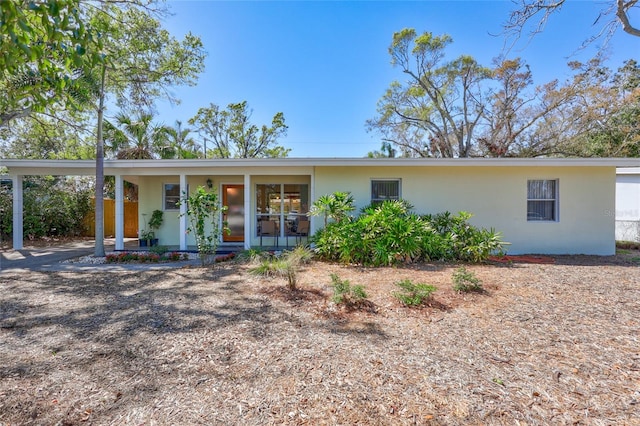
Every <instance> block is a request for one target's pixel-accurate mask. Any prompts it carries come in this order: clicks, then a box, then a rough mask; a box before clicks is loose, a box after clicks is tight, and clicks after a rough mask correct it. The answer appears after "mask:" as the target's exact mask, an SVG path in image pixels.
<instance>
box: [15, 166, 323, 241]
mask: <svg viewBox="0 0 640 426" xmlns="http://www.w3.org/2000/svg"><path fill="white" fill-rule="evenodd" d="M282 161H283V160H278V159H271V160H269V159H265V160H260V161H257V160H256V159H225V160H105V161H104V174H105V176H114V178H115V236H114V237H115V238H114V240H115V250H125V249H129V248H130V247H131V243H128V244H127V247H125V238H124V228H125V223H124V201H125V195H124V182H125V181H127V182H131V183H134V184H136V185H138V202H139V210H138V216H139V217H138V223H139V228H140V229H139V231H143V230H145V228H146V227H147V226H148V220H149V218H150V215H151V214H152V212H153V211H154V210H160V211H162V213H163V224H162V225H161V227H160V228H159V229H157V231H156V236H157V238H158V240H159V244H160V245H162V246H166V247H168V248H169V249H172V250H180V251H193V250H195V249H196V245H195V238H194V236H193V235H192V234H191V233H189V232H188V229H189V226H190V223H189V217H188V216H187V204H186V203H180V202H179V201H180V200H182V199H183V198H184V195H185V194H188V193H192V192H193V191H195V190H196V189H197V188H198V187H200V186H203V187H205V188H207V189H209V190H215V191H216V192H217V194H218V195H219V197H220V201H221V202H222V204H223V205H225V206H228V210H227V211H226V212H225V214H224V216H223V217H222V218H221V220H223V221H224V222H225V223H226V224H227V226H228V228H229V230H230V232H229V233H228V234H227V233H225V234H224V235H223V236H222V238H221V241H220V245H221V247H220V248H221V249H222V250H238V249H248V248H250V247H258V246H261V247H264V248H268V249H282V248H286V247H292V246H295V245H296V244H298V243H302V242H306V241H307V239H308V237H309V235H310V233H311V232H312V229H313V226H312V219H311V218H309V217H307V214H306V213H307V212H308V209H309V206H310V204H311V200H313V199H314V196H315V194H314V176H313V167H311V166H308V165H300V166H294V167H292V166H291V161H286V163H288V166H287V167H286V168H283V167H282V165H283V164H282ZM2 163H3V166H5V167H7V168H8V170H9V177H10V178H11V180H12V184H13V185H12V186H13V247H14V248H15V249H18V250H19V249H21V248H22V247H23V180H24V177H25V176H32V175H39V176H43V175H54V176H95V161H92V160H3V161H2Z"/></svg>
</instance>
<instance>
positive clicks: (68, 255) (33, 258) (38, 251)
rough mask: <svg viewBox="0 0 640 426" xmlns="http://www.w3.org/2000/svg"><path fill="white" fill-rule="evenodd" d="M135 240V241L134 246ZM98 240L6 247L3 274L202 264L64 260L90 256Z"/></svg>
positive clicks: (0, 265) (0, 259)
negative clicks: (41, 246) (73, 261)
mask: <svg viewBox="0 0 640 426" xmlns="http://www.w3.org/2000/svg"><path fill="white" fill-rule="evenodd" d="M132 242H134V244H133V246H132V244H131V243H132ZM135 242H137V240H135V239H132V241H130V242H129V244H127V241H125V248H126V249H132V250H135V248H137V245H135ZM114 247H115V241H114V240H113V239H105V244H104V248H105V252H107V253H109V252H111V251H113V249H114ZM94 248H95V245H94V241H78V242H73V243H65V244H61V245H59V246H52V247H43V248H25V249H23V250H13V249H9V250H3V251H2V253H0V275H2V274H8V273H16V272H18V273H19V272H21V271H41V272H42V271H56V272H61V271H69V272H96V271H105V272H106V271H136V270H138V271H148V270H162V269H172V268H179V267H182V266H187V265H199V264H200V261H199V260H190V261H181V262H171V263H156V264H153V263H145V264H97V265H94V264H89V263H62V262H63V261H65V260H69V259H74V258H77V257H82V256H88V255H91V254H93V253H94Z"/></svg>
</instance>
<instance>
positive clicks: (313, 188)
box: [307, 167, 316, 239]
mask: <svg viewBox="0 0 640 426" xmlns="http://www.w3.org/2000/svg"><path fill="white" fill-rule="evenodd" d="M309 196H310V197H311V199H310V200H309V208H311V205H312V204H313V203H314V202H315V201H316V168H315V167H314V168H313V169H312V171H311V193H310V194H309ZM315 224H316V221H315V216H309V235H313V234H314V233H315V232H316V227H315ZM307 239H308V238H307Z"/></svg>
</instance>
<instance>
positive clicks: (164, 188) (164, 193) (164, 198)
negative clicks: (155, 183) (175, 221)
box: [162, 182, 182, 212]
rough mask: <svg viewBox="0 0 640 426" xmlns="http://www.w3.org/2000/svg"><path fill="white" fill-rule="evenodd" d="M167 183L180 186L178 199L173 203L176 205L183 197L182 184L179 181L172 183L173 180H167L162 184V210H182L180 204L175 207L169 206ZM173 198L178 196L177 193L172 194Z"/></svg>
mask: <svg viewBox="0 0 640 426" xmlns="http://www.w3.org/2000/svg"><path fill="white" fill-rule="evenodd" d="M167 185H173V186H177V187H178V195H177V199H176V201H175V202H173V203H172V204H173V205H174V206H175V205H176V204H177V203H179V202H180V200H181V198H182V191H181V190H180V184H179V183H172V182H166V183H163V184H162V210H163V211H165V212H175V211H180V207H179V206H175V208H167ZM170 197H171V198H173V197H176V196H175V195H171V196H170Z"/></svg>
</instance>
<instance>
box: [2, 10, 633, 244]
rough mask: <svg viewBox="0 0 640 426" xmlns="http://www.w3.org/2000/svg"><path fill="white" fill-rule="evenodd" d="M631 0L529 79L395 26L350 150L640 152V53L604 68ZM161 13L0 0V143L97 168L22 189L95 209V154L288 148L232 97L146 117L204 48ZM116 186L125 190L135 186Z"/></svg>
mask: <svg viewBox="0 0 640 426" xmlns="http://www.w3.org/2000/svg"><path fill="white" fill-rule="evenodd" d="M562 3H564V0H560V1H553V2H551V1H547V0H520V1H519V2H514V10H513V12H512V13H511V15H510V16H508V17H506V20H505V25H504V37H505V40H507V41H509V40H511V41H513V40H515V39H517V38H519V37H523V36H527V37H534V36H535V33H536V32H539V31H542V29H543V28H544V24H545V23H546V21H547V20H550V19H553V16H554V14H557V13H561V12H559V11H560V8H561V6H562ZM639 10H640V6H638V4H637V1H633V0H629V1H623V0H608V1H606V2H603V11H602V14H601V16H600V17H598V20H597V22H599V23H600V27H598V28H596V27H594V28H585V29H584V32H585V43H592V42H594V41H595V40H600V41H601V42H602V45H603V48H602V49H601V50H600V52H599V54H598V55H597V56H596V57H594V58H593V59H592V60H590V61H588V62H587V63H578V62H570V63H569V64H568V66H569V67H570V68H571V70H572V71H573V76H572V78H570V79H568V80H566V81H558V80H554V81H549V82H546V83H544V84H541V85H537V86H536V85H534V83H533V81H534V80H533V74H534V71H535V70H532V69H531V68H530V67H529V66H528V65H527V64H526V62H525V61H524V60H523V59H521V58H518V57H514V58H510V57H506V56H504V55H501V53H500V52H496V59H495V60H494V62H493V63H492V64H480V63H478V62H477V61H476V60H475V59H474V58H473V57H472V56H460V57H458V58H454V59H449V55H447V49H448V48H449V47H450V46H451V44H452V43H453V40H452V38H451V37H450V36H449V35H447V34H440V35H437V34H432V33H430V32H422V33H419V32H417V31H416V30H415V29H411V28H406V29H402V30H400V31H398V32H396V33H394V34H393V35H392V37H391V44H390V46H389V47H388V52H389V55H390V57H391V61H392V65H393V66H394V67H396V68H397V69H398V70H399V78H398V80H397V81H393V82H391V83H390V85H389V87H388V89H387V90H386V91H385V92H384V94H383V96H382V97H381V99H380V100H379V102H378V104H377V113H376V115H375V116H374V117H372V118H371V119H370V120H368V121H367V123H365V125H366V127H367V129H368V130H369V131H371V132H373V133H375V134H377V135H379V136H380V141H381V146H380V150H378V151H374V152H369V153H363V156H364V155H367V156H370V157H538V156H545V157H550V156H586V157H612V156H615V157H638V156H640V66H639V64H638V63H637V61H636V60H635V59H633V58H632V57H631V58H629V59H628V60H627V61H626V62H625V63H624V64H623V65H622V66H621V67H619V68H617V69H610V68H609V67H608V66H607V63H606V55H605V52H606V42H607V41H608V39H609V38H610V37H611V35H612V34H613V33H614V32H615V31H617V30H622V31H625V32H626V33H627V34H628V35H629V37H638V36H640V31H638V29H637V25H634V22H633V19H632V18H633V17H634V16H637V13H638V11H639ZM167 13H168V10H167V7H166V4H165V3H164V2H163V1H160V0H93V1H79V0H14V1H2V2H0V21H1V23H2V25H1V26H0V38H1V40H0V41H1V43H0V90H1V91H2V92H3V93H4V94H5V95H4V96H3V97H2V98H0V156H1V157H3V158H33V159H95V160H96V176H95V178H94V179H93V180H92V181H91V182H89V183H88V184H82V185H78V184H77V180H70V179H67V178H51V179H49V180H47V179H41V178H27V182H26V183H25V191H26V193H27V195H26V197H28V196H29V195H28V193H34V194H35V192H36V191H37V190H38V191H43V192H47V191H49V194H53V192H55V191H57V190H59V191H61V192H62V193H67V194H68V193H69V190H72V191H74V192H75V191H79V192H81V193H83V194H84V193H85V192H87V191H91V190H93V191H94V196H95V198H96V215H99V214H100V213H99V210H100V208H101V203H102V202H101V200H102V198H103V197H104V196H105V195H106V196H109V195H112V194H113V184H112V182H111V181H110V180H109V178H108V177H107V178H105V177H104V175H103V170H102V160H103V159H104V158H118V159H160V158H167V159H168V158H178V159H181V158H203V157H206V158H233V157H241V158H249V157H254V158H267V157H286V156H287V155H288V154H289V152H290V149H288V148H286V147H285V146H283V145H281V144H280V139H281V138H282V137H284V136H286V133H287V125H286V122H285V116H284V113H283V112H276V113H275V114H274V116H273V119H272V121H271V123H266V124H254V123H252V122H251V113H252V111H251V108H250V107H249V104H248V102H247V101H246V100H240V101H239V102H237V103H232V104H229V105H227V106H226V107H221V106H219V105H216V104H213V103H211V104H210V105H206V106H203V107H201V108H200V109H198V111H195V112H194V116H193V117H192V118H191V119H189V120H188V122H187V123H182V122H179V121H178V122H175V123H171V124H166V123H160V122H157V120H156V119H155V103H156V101H158V100H160V99H168V100H169V101H171V102H179V99H177V98H176V97H175V95H173V93H174V92H173V91H172V89H173V88H175V87H178V86H184V85H190V86H193V85H196V84H197V80H198V76H199V75H200V74H201V73H202V72H203V70H204V59H205V57H206V51H205V47H204V46H203V44H202V41H201V39H200V38H199V37H198V36H197V35H194V34H191V33H188V34H187V35H185V36H184V37H183V38H182V39H177V38H175V37H174V36H172V35H171V34H170V33H169V32H168V31H167V30H166V29H164V28H163V26H162V18H163V17H165V16H166V14H167ZM634 14H635V15H634ZM527 31H530V33H528V34H527ZM381 48H383V47H382V46H381ZM631 56H633V55H631ZM92 188H93V189H92ZM51 191H53V192H51ZM7 193H8V187H7V185H3V186H2V194H4V195H3V196H2V197H0V203H1V205H0V212H1V213H2V230H1V233H2V234H5V235H7V233H9V232H10V223H9V224H5V223H7V222H10V220H9V219H7V217H9V218H10V217H11V215H10V211H11V205H10V202H11V200H10V197H7V196H5V195H6V194H7ZM83 197H84V195H83V196H80V195H78V197H77V199H75V201H73V199H72V200H71V201H73V202H69V203H67V202H66V201H65V202H64V203H58V204H59V205H71V204H74V203H77V204H78V205H84V204H83V202H79V201H78V200H80V199H84V198H83ZM127 197H129V198H132V199H135V197H136V192H135V188H129V190H128V191H127ZM34 199H36V200H38V199H43V196H36V197H35V198H34ZM52 216H53V215H52ZM70 216H73V215H70ZM70 216H68V217H70ZM99 222H101V218H99V217H97V218H96V223H99ZM54 228H55V229H56V230H60V229H62V227H61V226H60V225H55V227H54V226H53V225H52V227H51V229H49V230H48V232H52V230H53V229H54ZM26 232H27V230H26V229H25V233H26ZM100 235H101V234H100V232H96V238H97V239H99V238H100ZM96 251H97V253H98V252H100V249H99V248H98V249H97V250H96Z"/></svg>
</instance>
